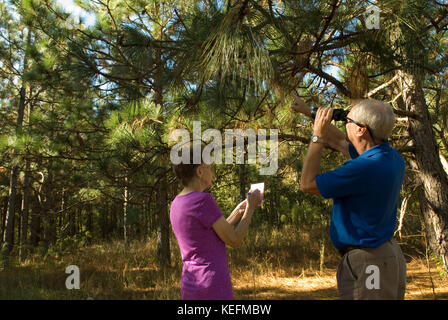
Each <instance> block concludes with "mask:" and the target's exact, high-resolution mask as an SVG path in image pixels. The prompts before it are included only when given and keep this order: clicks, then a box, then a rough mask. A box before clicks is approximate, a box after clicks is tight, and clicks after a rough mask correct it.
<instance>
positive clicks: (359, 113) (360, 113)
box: [351, 99, 395, 141]
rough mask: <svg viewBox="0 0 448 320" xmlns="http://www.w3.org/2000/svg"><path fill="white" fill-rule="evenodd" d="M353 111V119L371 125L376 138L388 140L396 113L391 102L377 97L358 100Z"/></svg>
mask: <svg viewBox="0 0 448 320" xmlns="http://www.w3.org/2000/svg"><path fill="white" fill-rule="evenodd" d="M351 113H352V114H351V116H352V117H353V120H355V121H357V122H362V123H365V124H366V125H367V126H368V127H369V129H370V131H371V134H372V135H373V138H374V139H378V140H383V141H386V140H387V139H388V138H389V136H390V134H391V133H392V130H393V128H394V123H395V115H394V111H393V108H392V106H391V105H390V104H389V103H386V102H383V101H379V100H375V99H363V100H358V101H356V102H355V105H354V106H353V109H352V112H351Z"/></svg>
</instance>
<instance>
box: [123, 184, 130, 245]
mask: <svg viewBox="0 0 448 320" xmlns="http://www.w3.org/2000/svg"><path fill="white" fill-rule="evenodd" d="M128 201H129V194H128V177H125V178H124V192H123V238H124V245H125V247H127V246H128V245H129V243H128V241H129V239H128V231H129V230H128V227H129V226H128Z"/></svg>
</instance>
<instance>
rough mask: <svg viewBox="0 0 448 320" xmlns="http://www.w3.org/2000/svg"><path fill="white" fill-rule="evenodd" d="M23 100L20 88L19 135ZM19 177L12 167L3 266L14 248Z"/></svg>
mask: <svg viewBox="0 0 448 320" xmlns="http://www.w3.org/2000/svg"><path fill="white" fill-rule="evenodd" d="M25 99H26V89H25V87H22V88H21V89H20V101H19V110H18V112H17V127H16V132H17V133H19V132H20V131H21V129H22V124H23V115H24V111H25ZM17 156H18V154H17V152H16V151H15V150H14V153H13V159H15V158H16V157H17ZM18 176H19V167H18V166H17V165H14V166H13V167H12V169H11V175H10V180H9V195H8V212H7V216H6V223H5V225H6V227H5V234H4V238H3V242H5V244H6V246H5V247H4V249H3V252H2V258H3V263H4V265H8V260H9V254H10V253H11V251H12V248H13V246H14V216H15V211H16V193H17V178H18Z"/></svg>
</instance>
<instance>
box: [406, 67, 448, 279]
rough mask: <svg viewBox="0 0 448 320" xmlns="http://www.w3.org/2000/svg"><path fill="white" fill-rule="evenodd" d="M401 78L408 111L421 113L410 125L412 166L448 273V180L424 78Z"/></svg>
mask: <svg viewBox="0 0 448 320" xmlns="http://www.w3.org/2000/svg"><path fill="white" fill-rule="evenodd" d="M400 75H401V84H402V90H403V99H404V103H405V106H406V110H407V111H411V112H414V113H415V114H417V117H416V119H413V118H409V125H408V131H409V135H410V137H411V138H412V139H413V140H414V144H415V150H416V151H415V158H411V159H410V164H411V167H412V170H413V171H414V172H416V177H417V178H418V180H419V181H418V183H419V184H420V185H421V187H420V188H419V192H418V195H419V200H420V206H421V210H422V213H423V217H424V221H425V224H426V232H427V237H428V239H429V243H430V247H431V249H432V250H433V251H434V252H436V253H437V254H438V255H440V257H441V258H442V261H443V266H444V269H445V272H446V273H447V274H448V178H447V176H446V174H445V172H444V170H443V167H442V164H441V162H440V158H439V150H438V146H437V143H436V141H435V137H434V132H433V130H432V123H431V119H430V115H429V112H428V107H427V105H426V101H425V97H424V92H423V89H422V80H421V79H422V78H421V77H420V78H419V77H417V76H415V75H412V74H409V73H401V74H400Z"/></svg>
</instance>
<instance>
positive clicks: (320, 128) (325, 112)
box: [313, 108, 333, 141]
mask: <svg viewBox="0 0 448 320" xmlns="http://www.w3.org/2000/svg"><path fill="white" fill-rule="evenodd" d="M332 117H333V109H331V108H319V109H318V110H317V113H316V119H315V120H314V130H313V134H314V135H315V136H318V137H320V138H322V139H323V140H324V141H327V140H328V137H327V135H328V130H329V128H330V123H331V118H332Z"/></svg>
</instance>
